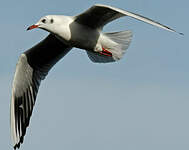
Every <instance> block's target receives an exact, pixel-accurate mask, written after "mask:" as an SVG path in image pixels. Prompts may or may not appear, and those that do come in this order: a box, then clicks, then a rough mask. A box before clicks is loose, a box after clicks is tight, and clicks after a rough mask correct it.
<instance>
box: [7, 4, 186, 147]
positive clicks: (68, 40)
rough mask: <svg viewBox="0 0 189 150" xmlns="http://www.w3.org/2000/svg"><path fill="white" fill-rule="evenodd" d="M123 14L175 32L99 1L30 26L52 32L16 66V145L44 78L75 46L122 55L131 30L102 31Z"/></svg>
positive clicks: (97, 58) (105, 56)
mask: <svg viewBox="0 0 189 150" xmlns="http://www.w3.org/2000/svg"><path fill="white" fill-rule="evenodd" d="M123 16H130V17H132V18H135V19H138V20H141V21H143V22H146V23H149V24H152V25H154V26H157V27H160V28H162V29H165V30H168V31H171V32H176V31H175V30H173V29H171V28H169V27H167V26H165V25H162V24H160V23H158V22H156V21H153V20H151V19H149V18H146V17H143V16H141V15H138V14H134V13H131V12H128V11H124V10H121V9H118V8H114V7H111V6H106V5H100V4H98V5H94V6H92V7H91V8H89V9H88V10H87V11H85V12H84V13H81V14H79V15H77V16H63V15H59V16H58V15H48V16H45V17H42V18H41V19H40V20H39V21H38V22H37V23H36V24H34V25H32V26H30V27H29V28H28V30H31V29H34V28H41V29H44V30H46V31H48V32H50V34H49V35H48V36H47V37H46V38H45V39H44V40H43V41H41V42H40V43H39V44H37V45H36V46H34V47H32V48H31V49H29V50H27V51H25V52H24V53H23V54H21V56H20V58H19V60H18V63H17V66H16V72H15V75H14V80H13V87H12V99H11V135H12V141H13V145H14V148H15V149H16V148H19V147H20V144H21V143H22V142H23V139H24V135H25V133H26V128H27V127H28V125H29V121H30V117H31V114H32V111H33V107H34V104H35V101H36V96H37V92H38V88H39V86H40V83H41V80H43V79H44V78H45V77H46V75H47V74H48V72H49V71H50V69H51V68H52V67H53V66H54V65H55V64H56V63H57V62H58V61H59V60H60V59H61V58H62V57H64V56H65V55H66V54H67V53H68V52H69V51H70V50H71V49H72V48H73V47H77V48H80V49H84V50H86V52H87V54H88V56H89V58H90V60H91V61H93V62H95V63H109V62H114V61H117V60H119V59H121V58H122V56H123V54H124V53H125V52H126V50H127V48H128V47H129V44H130V42H131V38H132V33H131V31H128V30H126V31H120V32H113V33H103V32H102V30H103V27H104V25H106V24H107V23H109V22H111V21H113V20H115V19H117V18H120V17H123ZM179 34H182V33H179Z"/></svg>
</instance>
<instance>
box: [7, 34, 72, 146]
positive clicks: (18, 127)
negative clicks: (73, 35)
mask: <svg viewBox="0 0 189 150" xmlns="http://www.w3.org/2000/svg"><path fill="white" fill-rule="evenodd" d="M70 49H71V47H69V46H67V45H65V44H63V43H62V42H60V41H59V40H58V39H57V38H56V37H55V36H54V35H52V34H50V35H49V36H47V37H46V38H45V39H44V40H43V41H42V42H40V43H39V44H37V45H36V46H34V47H33V48H31V49H29V50H28V51H26V52H24V53H23V54H21V56H20V58H19V60H18V63H17V65H16V72H15V75H14V80H13V85H12V98H11V112H10V113H11V136H12V141H13V145H14V149H16V148H19V147H20V144H21V143H22V142H23V139H24V135H25V133H26V128H27V127H28V125H29V121H30V117H31V114H32V110H33V107H34V104H35V100H36V96H37V92H38V88H39V85H40V82H41V80H43V79H44V78H45V76H46V75H47V74H48V72H49V70H50V69H51V68H52V67H53V66H54V65H55V64H56V62H58V60H60V59H61V58H62V57H63V56H64V55H66V54H67V53H68V52H69V51H70Z"/></svg>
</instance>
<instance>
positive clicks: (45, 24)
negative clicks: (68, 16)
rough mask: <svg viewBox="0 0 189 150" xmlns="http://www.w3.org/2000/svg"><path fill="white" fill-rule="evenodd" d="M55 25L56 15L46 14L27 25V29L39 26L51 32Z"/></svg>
mask: <svg viewBox="0 0 189 150" xmlns="http://www.w3.org/2000/svg"><path fill="white" fill-rule="evenodd" d="M56 26H57V17H56V16H54V15H48V16H45V17H42V18H41V19H40V20H39V21H38V22H37V23H36V24H34V25H32V26H30V27H28V28H27V30H32V29H35V28H40V29H43V30H47V31H49V32H53V30H54V28H55V27H56Z"/></svg>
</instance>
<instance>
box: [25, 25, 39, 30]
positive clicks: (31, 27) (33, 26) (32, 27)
mask: <svg viewBox="0 0 189 150" xmlns="http://www.w3.org/2000/svg"><path fill="white" fill-rule="evenodd" d="M38 26H39V25H35V24H34V25H32V26H30V27H29V28H27V30H31V29H35V28H38Z"/></svg>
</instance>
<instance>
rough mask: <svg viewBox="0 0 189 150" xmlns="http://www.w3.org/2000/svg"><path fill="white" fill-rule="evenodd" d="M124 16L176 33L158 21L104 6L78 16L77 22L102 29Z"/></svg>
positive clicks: (98, 5)
mask: <svg viewBox="0 0 189 150" xmlns="http://www.w3.org/2000/svg"><path fill="white" fill-rule="evenodd" d="M123 16H129V17H132V18H135V19H137V20H140V21H143V22H146V23H148V24H151V25H154V26H157V27H160V28H162V29H165V30H168V31H171V32H176V31H175V30H174V29H171V28H170V27H168V26H165V25H163V24H160V23H158V22H156V21H153V20H151V19H149V18H147V17H144V16H141V15H139V14H135V13H132V12H129V11H125V10H122V9H119V8H115V7H111V6H107V5H102V4H96V5H94V6H92V7H91V8H89V9H88V10H86V11H85V12H84V13H82V14H80V15H78V16H76V21H77V22H78V23H81V24H84V25H87V26H89V27H91V28H102V27H103V26H104V25H105V24H107V23H109V22H111V21H113V20H115V19H117V18H120V17H123ZM179 34H183V33H179Z"/></svg>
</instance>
